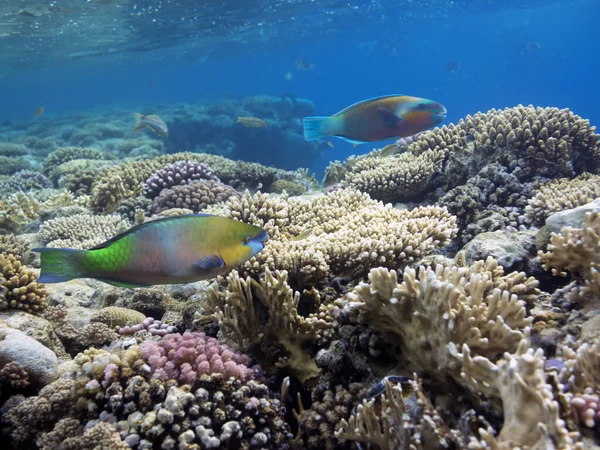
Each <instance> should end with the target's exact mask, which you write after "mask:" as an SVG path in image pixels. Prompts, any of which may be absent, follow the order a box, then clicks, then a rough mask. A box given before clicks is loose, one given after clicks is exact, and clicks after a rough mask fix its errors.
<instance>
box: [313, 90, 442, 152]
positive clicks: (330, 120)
mask: <svg viewBox="0 0 600 450" xmlns="http://www.w3.org/2000/svg"><path fill="white" fill-rule="evenodd" d="M445 118H446V108H445V107H444V106H443V105H441V104H440V103H438V102H434V101H433V100H427V99H425V98H418V97H409V96H407V95H387V96H384V97H377V98H372V99H369V100H364V101H362V102H358V103H355V104H353V105H351V106H348V107H347V108H345V109H342V110H341V111H340V112H338V113H337V114H334V115H333V116H331V117H305V118H304V120H303V122H304V139H306V140H307V141H315V140H317V139H322V138H324V137H327V136H335V137H338V138H340V139H344V140H346V141H348V142H352V143H354V144H361V143H363V142H373V141H381V140H384V139H390V138H401V137H408V136H412V135H413V134H417V133H419V132H421V131H425V130H427V129H428V128H431V127H433V126H435V125H437V124H439V123H441V122H443V121H444V119H445Z"/></svg>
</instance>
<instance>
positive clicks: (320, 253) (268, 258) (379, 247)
mask: <svg viewBox="0 0 600 450" xmlns="http://www.w3.org/2000/svg"><path fill="white" fill-rule="evenodd" d="M228 206H229V217H231V218H234V219H237V220H241V221H244V222H248V223H253V224H255V225H258V226H261V227H263V228H264V229H265V230H267V232H268V233H269V241H268V242H267V244H266V246H265V248H264V250H262V251H261V252H260V253H258V254H257V255H256V256H255V257H254V258H252V259H251V260H250V261H248V262H247V263H246V264H245V265H244V266H243V267H244V271H245V272H246V273H250V274H254V275H258V274H260V273H262V272H263V271H264V270H265V268H266V267H269V268H270V269H271V270H274V269H275V268H277V269H281V270H286V271H287V272H288V280H289V281H288V282H289V283H290V284H291V285H292V287H294V288H295V289H301V288H304V287H306V286H315V285H320V284H323V283H324V282H325V281H327V280H328V279H330V278H334V277H336V276H350V277H360V276H363V275H366V274H367V273H368V270H369V269H370V268H371V267H372V266H374V265H379V266H382V267H390V268H392V267H403V266H405V265H406V264H409V263H411V262H413V261H415V260H417V259H420V258H422V257H423V256H425V255H427V254H428V253H430V252H432V251H433V250H435V249H436V248H439V247H442V246H444V245H446V244H447V243H448V242H449V241H450V240H451V239H452V238H453V237H454V236H455V232H456V228H455V222H454V219H453V218H452V217H451V216H450V215H449V214H448V213H447V211H446V210H445V209H443V208H437V207H420V208H415V209H413V210H411V211H407V210H404V211H400V210H397V209H393V208H391V207H390V206H389V205H388V206H384V205H383V204H382V203H380V202H377V201H375V200H372V199H371V198H369V196H368V195H367V194H361V193H360V192H358V191H355V190H347V189H344V190H339V191H335V192H332V193H330V194H328V195H323V196H319V197H316V198H313V199H310V200H305V199H296V198H292V199H287V197H281V198H278V197H273V196H269V195H265V194H260V193H258V194H256V195H254V196H251V195H250V194H249V193H245V194H244V196H243V197H242V198H241V199H230V200H229V201H228ZM305 232H309V233H310V234H309V235H308V236H307V237H304V238H301V239H295V238H294V237H296V236H299V235H302V234H303V233H305Z"/></svg>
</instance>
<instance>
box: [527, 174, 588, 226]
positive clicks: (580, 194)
mask: <svg viewBox="0 0 600 450" xmlns="http://www.w3.org/2000/svg"><path fill="white" fill-rule="evenodd" d="M598 197H600V175H592V174H589V173H584V174H581V175H579V176H578V177H575V178H573V179H572V180H570V179H568V178H560V179H558V180H553V181H550V182H548V183H545V184H543V185H542V186H541V187H540V188H539V189H538V190H537V192H536V193H535V195H534V196H533V197H532V198H530V199H529V200H528V205H527V207H526V208H525V217H526V219H527V220H528V221H529V222H531V223H533V224H534V225H543V224H544V221H545V220H546V219H547V218H548V216H550V215H551V214H552V213H555V212H558V211H564V210H566V209H572V208H576V207H577V206H581V205H585V204H586V203H589V202H591V201H592V200H594V199H596V198H598Z"/></svg>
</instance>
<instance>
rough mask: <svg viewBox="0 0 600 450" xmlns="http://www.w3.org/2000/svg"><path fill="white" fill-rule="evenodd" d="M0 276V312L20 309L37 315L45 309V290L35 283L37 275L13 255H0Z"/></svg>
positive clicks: (42, 286) (41, 285)
mask: <svg viewBox="0 0 600 450" xmlns="http://www.w3.org/2000/svg"><path fill="white" fill-rule="evenodd" d="M0 275H2V277H3V278H4V280H3V281H2V286H3V287H4V288H5V292H4V295H3V298H2V301H1V302H0V310H2V309H8V308H10V309H22V310H24V311H27V312H28V313H32V314H39V313H41V312H42V311H43V310H44V309H45V308H46V306H47V301H46V297H47V292H46V288H45V287H44V285H43V284H40V283H37V282H36V281H35V280H36V279H37V274H36V273H35V272H34V271H33V270H31V269H29V268H28V267H27V266H25V265H24V264H23V263H22V262H21V261H20V260H19V259H18V258H16V257H15V256H14V255H10V254H4V253H2V254H0Z"/></svg>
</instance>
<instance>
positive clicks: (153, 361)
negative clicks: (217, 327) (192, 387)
mask: <svg viewBox="0 0 600 450" xmlns="http://www.w3.org/2000/svg"><path fill="white" fill-rule="evenodd" d="M141 349H142V358H143V359H144V361H146V363H147V364H148V365H149V366H150V370H151V372H152V376H153V377H154V378H158V379H160V380H163V381H167V380H178V381H181V382H183V383H186V384H193V383H194V381H195V380H196V379H197V378H198V377H199V376H201V375H203V374H211V373H222V374H223V376H224V377H225V378H230V377H234V378H238V379H240V380H242V381H248V380H250V379H253V378H254V370H253V368H251V367H248V365H249V363H250V358H249V357H248V356H246V355H244V354H242V353H239V352H233V351H231V350H230V349H229V347H228V346H227V345H224V344H220V343H219V341H217V340H216V339H215V338H211V337H207V336H206V335H205V334H204V333H183V334H179V333H173V334H168V335H166V336H164V337H163V338H162V339H161V340H160V341H146V342H144V343H143V344H142V346H141Z"/></svg>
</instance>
